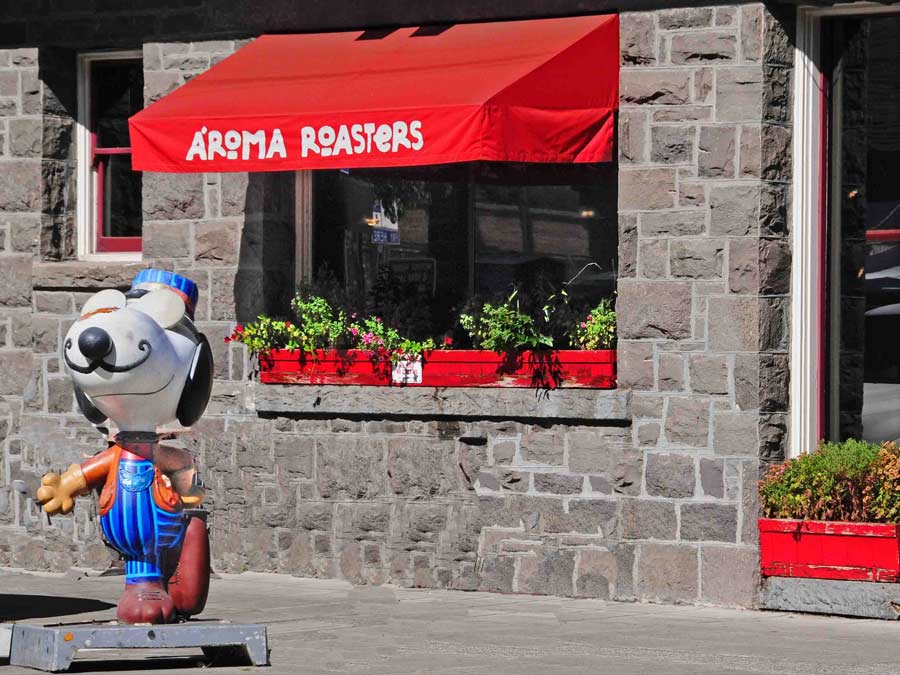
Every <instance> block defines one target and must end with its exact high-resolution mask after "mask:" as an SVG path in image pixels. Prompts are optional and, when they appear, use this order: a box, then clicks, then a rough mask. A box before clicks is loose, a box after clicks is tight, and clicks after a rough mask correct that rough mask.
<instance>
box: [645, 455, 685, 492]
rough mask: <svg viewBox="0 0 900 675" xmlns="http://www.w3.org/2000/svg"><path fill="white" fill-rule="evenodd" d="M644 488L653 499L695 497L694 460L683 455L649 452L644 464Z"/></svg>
mask: <svg viewBox="0 0 900 675" xmlns="http://www.w3.org/2000/svg"><path fill="white" fill-rule="evenodd" d="M644 467H645V468H644V486H645V487H646V490H647V494H648V495H650V496H652V497H673V498H682V499H683V498H686V497H693V496H694V486H695V484H696V482H697V481H696V477H695V468H694V458H693V457H692V456H690V455H682V454H662V453H656V452H648V453H647V456H646V460H645V462H644Z"/></svg>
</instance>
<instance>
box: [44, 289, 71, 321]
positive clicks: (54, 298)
mask: <svg viewBox="0 0 900 675" xmlns="http://www.w3.org/2000/svg"><path fill="white" fill-rule="evenodd" d="M34 311H36V312H40V313H44V314H59V315H63V316H68V315H70V314H74V313H75V305H74V304H73V302H72V294H71V293H66V292H61V291H35V292H34Z"/></svg>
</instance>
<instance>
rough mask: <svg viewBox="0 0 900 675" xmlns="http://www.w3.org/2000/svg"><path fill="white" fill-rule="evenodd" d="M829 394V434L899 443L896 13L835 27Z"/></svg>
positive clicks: (899, 26) (899, 23) (899, 24)
mask: <svg viewBox="0 0 900 675" xmlns="http://www.w3.org/2000/svg"><path fill="white" fill-rule="evenodd" d="M829 29H830V30H831V31H832V35H831V37H832V39H833V43H834V44H835V45H837V49H836V53H835V54H834V65H833V77H832V78H831V81H832V87H831V92H830V93H831V97H830V98H831V113H832V115H831V117H832V125H831V130H830V131H831V134H830V136H831V150H830V160H831V161H830V176H829V181H830V186H829V207H828V215H829V221H828V228H829V241H830V244H829V250H828V266H829V275H828V307H827V311H828V316H829V321H828V325H829V330H828V331H827V332H826V340H827V345H826V347H827V353H828V358H827V360H826V368H827V371H828V377H827V382H828V391H827V392H826V415H827V425H826V432H827V435H828V436H829V437H831V438H848V437H857V438H860V437H861V438H865V439H867V440H870V441H874V442H880V441H884V440H896V439H900V349H898V348H897V338H896V336H897V335H898V334H900V94H898V91H897V83H896V66H897V63H898V62H900V43H898V41H897V35H898V34H900V17H897V16H876V17H867V18H853V19H841V20H836V21H835V22H834V23H833V24H831V25H830V26H829Z"/></svg>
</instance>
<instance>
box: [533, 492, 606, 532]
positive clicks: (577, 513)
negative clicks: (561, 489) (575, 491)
mask: <svg viewBox="0 0 900 675" xmlns="http://www.w3.org/2000/svg"><path fill="white" fill-rule="evenodd" d="M547 521H548V522H547V526H546V527H545V531H546V532H572V531H574V532H583V533H585V534H598V535H600V536H603V537H612V536H613V534H614V533H615V531H616V527H617V525H618V522H619V517H618V506H617V502H616V501H614V500H612V499H573V500H571V501H570V502H569V513H568V514H563V515H561V516H560V515H557V514H550V515H549V516H548V518H547Z"/></svg>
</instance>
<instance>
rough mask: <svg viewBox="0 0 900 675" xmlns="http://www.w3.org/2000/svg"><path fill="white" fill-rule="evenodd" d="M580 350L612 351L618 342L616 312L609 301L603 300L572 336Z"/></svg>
mask: <svg viewBox="0 0 900 675" xmlns="http://www.w3.org/2000/svg"><path fill="white" fill-rule="evenodd" d="M570 339H571V341H572V346H573V347H576V348H578V349H610V348H611V347H612V346H613V344H614V343H615V341H616V310H615V308H614V307H613V304H612V302H611V301H609V300H601V301H600V304H598V305H597V306H596V307H594V308H593V309H592V310H591V311H590V313H589V314H588V315H587V317H585V319H584V320H583V321H581V322H580V323H579V324H578V325H577V326H576V327H575V328H574V330H573V331H572V333H571V334H570Z"/></svg>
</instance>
